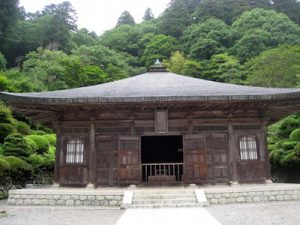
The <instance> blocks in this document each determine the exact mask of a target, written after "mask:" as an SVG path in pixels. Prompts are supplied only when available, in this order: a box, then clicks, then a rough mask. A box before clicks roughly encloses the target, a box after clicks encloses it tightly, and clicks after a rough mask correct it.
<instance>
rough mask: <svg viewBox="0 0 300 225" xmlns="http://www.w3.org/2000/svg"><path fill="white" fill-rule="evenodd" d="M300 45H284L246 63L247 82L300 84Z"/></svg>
mask: <svg viewBox="0 0 300 225" xmlns="http://www.w3.org/2000/svg"><path fill="white" fill-rule="evenodd" d="M299 58H300V46H299V45H298V46H288V45H282V46H280V47H278V48H274V49H271V50H268V51H265V52H263V53H261V54H260V55H259V56H257V57H255V58H253V59H251V60H249V62H247V63H246V70H247V71H248V73H249V74H248V77H247V83H248V84H251V85H257V86H265V87H295V85H297V84H298V85H299V76H298V75H299V74H300V62H299Z"/></svg>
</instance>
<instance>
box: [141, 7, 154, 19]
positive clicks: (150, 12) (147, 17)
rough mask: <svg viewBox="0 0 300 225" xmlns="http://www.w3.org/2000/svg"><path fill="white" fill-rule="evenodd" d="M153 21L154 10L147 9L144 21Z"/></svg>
mask: <svg viewBox="0 0 300 225" xmlns="http://www.w3.org/2000/svg"><path fill="white" fill-rule="evenodd" d="M152 19H154V15H153V12H152V9H151V8H148V9H146V11H145V13H144V16H143V20H144V21H148V20H152Z"/></svg>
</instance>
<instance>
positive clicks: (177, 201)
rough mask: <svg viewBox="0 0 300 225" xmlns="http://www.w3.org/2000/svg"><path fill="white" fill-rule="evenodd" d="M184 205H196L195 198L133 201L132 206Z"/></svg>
mask: <svg viewBox="0 0 300 225" xmlns="http://www.w3.org/2000/svg"><path fill="white" fill-rule="evenodd" d="M181 203H182V204H185V203H197V200H196V199H195V198H186V199H185V198H182V199H149V200H133V202H132V204H134V205H135V204H181Z"/></svg>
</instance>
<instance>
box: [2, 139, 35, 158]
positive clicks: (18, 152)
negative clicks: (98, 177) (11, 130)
mask: <svg viewBox="0 0 300 225" xmlns="http://www.w3.org/2000/svg"><path fill="white" fill-rule="evenodd" d="M2 148H3V155H5V156H15V157H19V158H23V159H26V158H27V157H28V156H29V155H30V153H31V152H30V147H29V145H28V143H27V142H26V140H25V139H24V137H23V135H22V134H18V133H16V134H10V135H8V136H7V137H6V138H5V139H4V144H3V146H2Z"/></svg>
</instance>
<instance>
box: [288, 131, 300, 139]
mask: <svg viewBox="0 0 300 225" xmlns="http://www.w3.org/2000/svg"><path fill="white" fill-rule="evenodd" d="M290 140H291V141H300V129H299V128H298V129H296V130H293V131H292V133H291V134H290Z"/></svg>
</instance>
